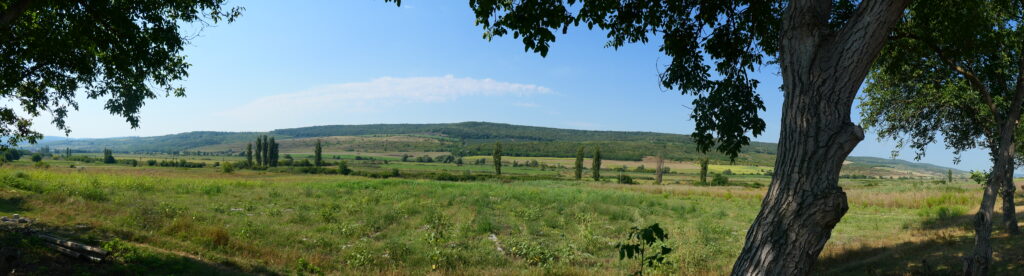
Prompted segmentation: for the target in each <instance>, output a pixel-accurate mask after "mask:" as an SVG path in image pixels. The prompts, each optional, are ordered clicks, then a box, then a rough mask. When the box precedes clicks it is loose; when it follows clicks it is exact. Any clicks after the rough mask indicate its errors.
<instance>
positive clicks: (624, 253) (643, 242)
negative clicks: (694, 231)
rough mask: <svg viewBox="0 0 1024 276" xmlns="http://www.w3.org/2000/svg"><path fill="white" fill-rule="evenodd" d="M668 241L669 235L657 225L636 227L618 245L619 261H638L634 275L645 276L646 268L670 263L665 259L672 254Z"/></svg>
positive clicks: (616, 246)
mask: <svg viewBox="0 0 1024 276" xmlns="http://www.w3.org/2000/svg"><path fill="white" fill-rule="evenodd" d="M666 239H668V234H666V233H665V230H663V229H661V226H659V225H658V224H657V223H655V224H651V225H650V226H647V227H644V228H637V227H635V226H634V227H632V228H630V229H629V234H628V237H627V238H626V240H625V241H623V242H620V243H618V244H616V245H615V248H616V249H618V250H619V260H625V259H635V260H637V262H638V264H639V265H638V266H637V270H636V271H635V272H633V273H632V275H644V267H652V266H656V265H663V264H666V263H668V262H670V261H668V260H666V259H665V257H666V256H667V255H668V254H671V253H672V248H671V247H668V246H667V245H666V243H665V240H666Z"/></svg>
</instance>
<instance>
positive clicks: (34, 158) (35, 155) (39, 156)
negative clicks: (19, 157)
mask: <svg viewBox="0 0 1024 276" xmlns="http://www.w3.org/2000/svg"><path fill="white" fill-rule="evenodd" d="M39 161H43V155H42V154H39V153H38V152H37V153H33V154H32V162H39Z"/></svg>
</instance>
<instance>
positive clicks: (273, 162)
mask: <svg viewBox="0 0 1024 276" xmlns="http://www.w3.org/2000/svg"><path fill="white" fill-rule="evenodd" d="M277 147H278V144H277V141H274V137H270V150H269V152H270V162H269V163H268V164H269V165H270V166H271V167H277V159H278V152H277Z"/></svg>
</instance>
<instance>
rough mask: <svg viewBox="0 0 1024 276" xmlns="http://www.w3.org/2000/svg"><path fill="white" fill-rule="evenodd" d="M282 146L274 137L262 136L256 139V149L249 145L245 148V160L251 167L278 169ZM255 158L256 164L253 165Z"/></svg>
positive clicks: (251, 144)
mask: <svg viewBox="0 0 1024 276" xmlns="http://www.w3.org/2000/svg"><path fill="white" fill-rule="evenodd" d="M279 146H280V144H278V143H277V142H275V141H274V137H268V136H266V135H261V136H257V137H256V148H255V149H253V143H249V145H248V146H246V148H245V160H246V162H247V163H248V164H249V165H250V166H251V167H262V168H265V167H277V159H278V147H279ZM253 158H255V159H256V163H253Z"/></svg>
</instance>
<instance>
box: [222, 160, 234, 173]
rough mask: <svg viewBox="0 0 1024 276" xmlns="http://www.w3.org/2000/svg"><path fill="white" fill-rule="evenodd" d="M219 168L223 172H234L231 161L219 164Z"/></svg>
mask: <svg viewBox="0 0 1024 276" xmlns="http://www.w3.org/2000/svg"><path fill="white" fill-rule="evenodd" d="M220 169H221V171H222V172H224V173H233V172H235V165H233V164H231V162H224V163H223V164H221V165H220Z"/></svg>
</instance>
